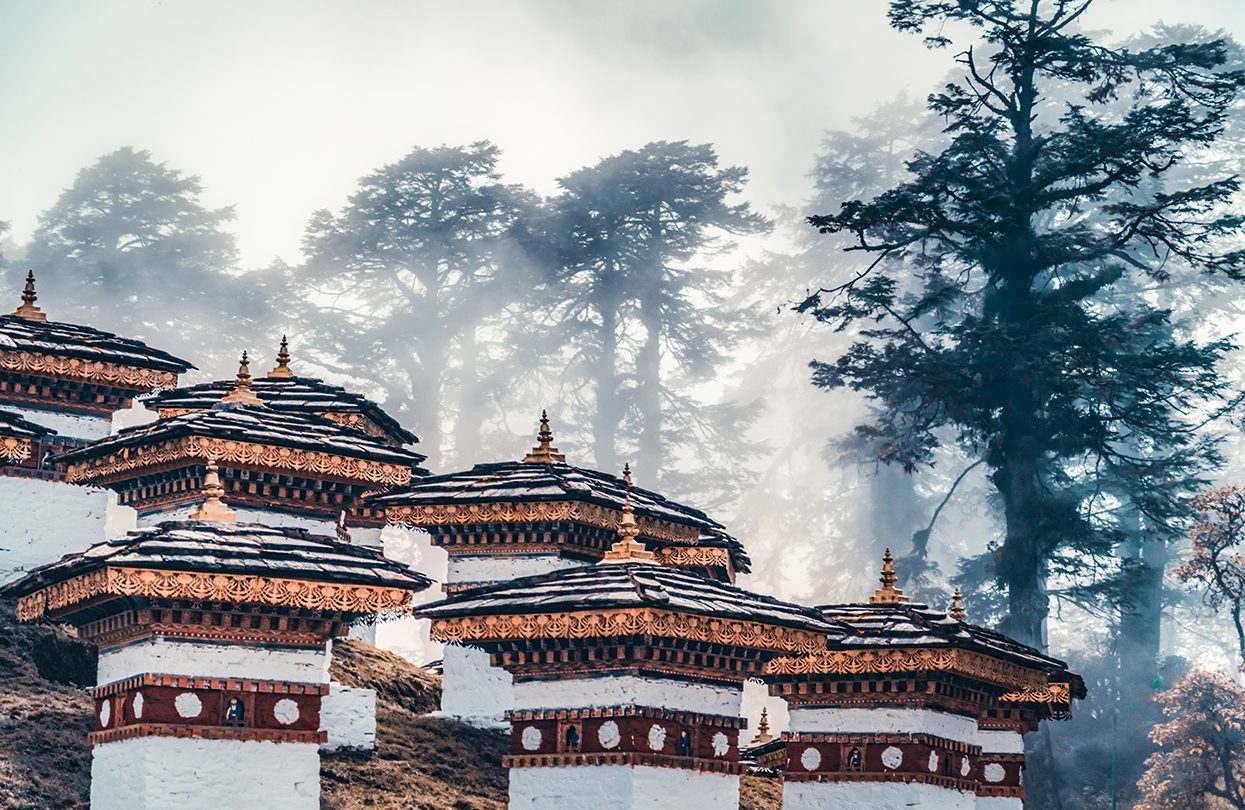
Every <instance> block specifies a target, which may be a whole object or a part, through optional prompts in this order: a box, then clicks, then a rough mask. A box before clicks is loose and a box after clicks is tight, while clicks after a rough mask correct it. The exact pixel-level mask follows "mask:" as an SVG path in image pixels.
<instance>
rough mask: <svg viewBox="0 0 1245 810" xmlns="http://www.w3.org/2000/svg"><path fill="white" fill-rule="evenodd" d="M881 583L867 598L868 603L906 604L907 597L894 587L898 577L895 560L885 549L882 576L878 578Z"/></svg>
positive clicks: (888, 550)
mask: <svg viewBox="0 0 1245 810" xmlns="http://www.w3.org/2000/svg"><path fill="white" fill-rule="evenodd" d="M878 581H879V582H881V583H882V587H881V588H878V589H877V590H876V591H875V592H874V594H873V596H871V597H869V602H870V603H871V604H874V605H897V604H899V603H900V602H907V601H908V597H906V596H904V595H903V591H901V590H900V589H899V588H896V587H895V583H896V582H897V581H898V577H896V576H895V559H894V558H893V557H891V550H890V548H889V547H887V549H886V554H884V555H883V556H882V576H881V577H879V578H878Z"/></svg>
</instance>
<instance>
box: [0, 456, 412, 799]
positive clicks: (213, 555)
mask: <svg viewBox="0 0 1245 810" xmlns="http://www.w3.org/2000/svg"><path fill="white" fill-rule="evenodd" d="M222 491H223V490H222V487H221V484H220V480H219V478H218V477H217V474H216V469H215V466H214V465H212V464H211V463H209V465H208V467H207V471H206V474H205V484H204V487H203V491H202V493H201V499H200V503H198V504H197V505H196V507H195V508H194V510H193V511H192V512H191V513H190V514H189V515H188V516H187V518H186V519H184V520H170V521H164V522H162V523H160V524H158V525H154V526H150V527H147V528H144V529H141V530H138V531H135V532H131V533H129V534H127V535H126V536H124V537H120V538H117V539H114V540H109V541H105V542H103V543H98V544H96V545H93V546H91V547H90V548H89V549H88V550H86V551H85V552H82V553H78V554H72V555H69V556H66V557H65V558H63V559H61V560H60V561H58V562H55V563H51V564H49V565H45V566H42V567H40V568H37V569H35V570H34V571H32V572H30V573H29V574H27V575H26V576H25V577H23V578H21V579H19V580H18V581H16V582H14V583H12V584H10V585H8V586H6V587H5V588H4V589H3V590H2V591H0V596H4V597H6V598H14V599H17V614H18V618H19V619H21V620H23V621H34V620H37V619H41V618H49V619H53V620H56V621H63V622H68V623H70V624H72V625H73V626H74V627H76V628H77V631H78V634H79V636H80V637H81V638H83V639H84V640H86V641H89V642H91V643H93V644H96V645H98V647H99V664H98V678H97V683H98V686H96V688H95V689H94V690H93V692H92V695H93V697H94V700H95V727H94V730H93V731H92V732H91V733H90V735H89V741H90V743H91V745H92V746H93V755H92V765H91V807H92V808H94V810H134V808H139V809H140V810H141V808H153V809H154V808H165V807H178V808H192V809H194V810H200V809H201V810H220V808H232V809H233V810H315V809H316V808H318V807H319V806H320V805H319V779H320V765H319V750H320V746H321V744H322V743H324V742H325V741H326V737H327V734H326V732H325V731H324V730H323V729H324V728H326V726H328V725H329V724H330V722H331V721H332V722H335V723H336V725H337V726H338V727H348V726H349V725H350V722H349V721H350V720H351V718H348V717H342V716H340V715H341V714H342V712H343V711H344V712H347V713H348V712H350V711H351V708H352V705H351V704H350V703H349V702H346V703H342V704H340V705H334V701H333V700H332V695H331V693H330V685H329V678H328V664H329V659H330V656H331V650H332V640H333V639H334V638H337V637H339V636H341V635H342V634H343V633H344V632H345V630H346V628H347V627H348V626H349V624H350V623H351V622H352V621H354V620H356V619H358V618H360V617H364V616H370V615H374V614H378V613H383V612H391V611H403V610H406V609H409V605H410V602H411V597H412V594H414V593H415V592H417V591H420V590H423V589H425V588H427V587H428V585H429V580H428V579H427V578H426V577H424V576H422V575H420V574H418V573H416V572H414V571H411V570H410V569H409V568H407V567H406V566H404V565H401V564H399V563H395V562H393V561H391V560H387V559H385V558H384V557H383V556H381V555H380V554H379V553H377V552H375V551H373V550H371V549H367V548H362V547H359V546H354V545H350V544H347V543H342V542H339V541H338V540H336V539H335V538H332V537H325V536H318V535H314V534H311V533H309V532H308V531H306V530H305V529H298V528H274V527H270V526H264V525H260V524H253V523H239V522H236V515H235V514H234V513H233V511H232V510H230V509H229V508H228V507H227V506H226V505H225V504H224V503H223V502H222V500H221V494H222ZM334 714H336V715H338V716H337V717H335V718H334V717H331V716H330V715H334Z"/></svg>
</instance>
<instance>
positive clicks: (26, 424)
mask: <svg viewBox="0 0 1245 810" xmlns="http://www.w3.org/2000/svg"><path fill="white" fill-rule="evenodd" d="M55 433H56V431H55V430H52V428H50V427H44V426H43V425H37V424H35V423H34V422H31V421H30V420H29V419H23V418H22V417H21V416H19V415H18V414H16V413H13V412H12V411H6V410H0V436H14V437H18V438H23V439H37V438H39V437H41V436H49V435H52V434H55Z"/></svg>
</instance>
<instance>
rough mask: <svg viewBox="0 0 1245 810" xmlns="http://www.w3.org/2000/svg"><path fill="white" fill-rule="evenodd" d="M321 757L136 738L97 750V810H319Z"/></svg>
mask: <svg viewBox="0 0 1245 810" xmlns="http://www.w3.org/2000/svg"><path fill="white" fill-rule="evenodd" d="M319 807H320V751H319V747H318V746H316V745H309V744H305V743H288V742H253V741H242V740H202V739H185V738H178V737H137V738H134V739H129V740H120V741H117V742H110V743H104V744H102V745H97V746H95V748H94V750H93V752H92V756H91V808H92V810H173V808H177V810H224V808H229V810H318V808H319Z"/></svg>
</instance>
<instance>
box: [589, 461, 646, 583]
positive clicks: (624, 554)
mask: <svg viewBox="0 0 1245 810" xmlns="http://www.w3.org/2000/svg"><path fill="white" fill-rule="evenodd" d="M623 483H625V484H626V485H627V489H626V491H625V492H626V494H625V495H624V497H623V513H622V518H621V519H619V521H618V542H617V543H615V544H614V545H612V546H610V550H609V551H607V552H605V559H604V560H602V562H653V561H654V560H656V559H657V555H656V554H654V553H653V552H651V551H649V550H648V549H647V548H645V547H644V544H643V543H641V542H640V541H639V540H636V538H637V537H639V536H640V527H639V526H638V525H636V522H635V510H634V509H632V508H631V465H630V464H626V465H623Z"/></svg>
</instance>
